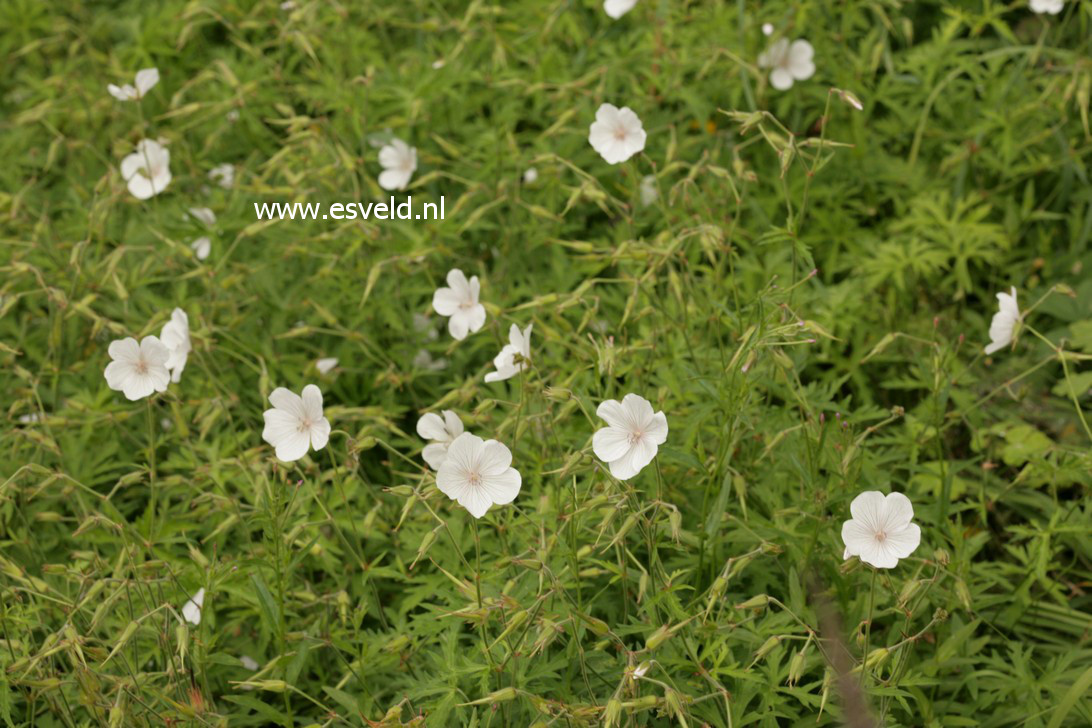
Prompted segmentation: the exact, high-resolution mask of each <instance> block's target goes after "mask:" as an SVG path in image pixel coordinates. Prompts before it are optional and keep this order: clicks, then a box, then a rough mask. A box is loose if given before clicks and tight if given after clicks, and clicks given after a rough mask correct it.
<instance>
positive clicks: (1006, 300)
mask: <svg viewBox="0 0 1092 728" xmlns="http://www.w3.org/2000/svg"><path fill="white" fill-rule="evenodd" d="M997 303H998V306H999V308H1000V310H999V311H998V312H997V313H995V314H994V315H993V321H990V343H989V345H988V346H987V347H986V353H987V354H992V353H994V352H995V351H997V350H999V349H1004V348H1005V347H1006V346H1008V345H1009V344H1011V343H1012V337H1013V334H1015V333H1016V325H1017V324H1018V323H1019V322H1020V321H1021V320H1022V319H1023V314H1021V313H1020V308H1019V307H1018V306H1017V305H1016V286H1013V287H1012V293H998V294H997Z"/></svg>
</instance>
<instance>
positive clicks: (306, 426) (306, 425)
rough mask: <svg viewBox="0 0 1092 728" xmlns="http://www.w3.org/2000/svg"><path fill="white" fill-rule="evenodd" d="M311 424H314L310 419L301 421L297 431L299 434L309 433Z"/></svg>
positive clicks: (305, 418) (306, 418)
mask: <svg viewBox="0 0 1092 728" xmlns="http://www.w3.org/2000/svg"><path fill="white" fill-rule="evenodd" d="M311 424H312V423H311V419H310V418H308V417H304V418H303V419H302V420H300V424H299V427H297V428H296V431H297V432H307V431H308V430H310V429H311Z"/></svg>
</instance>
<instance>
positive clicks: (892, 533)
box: [842, 490, 921, 569]
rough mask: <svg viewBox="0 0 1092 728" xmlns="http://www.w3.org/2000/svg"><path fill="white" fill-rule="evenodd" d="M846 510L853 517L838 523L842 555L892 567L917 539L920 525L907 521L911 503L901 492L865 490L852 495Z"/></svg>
mask: <svg viewBox="0 0 1092 728" xmlns="http://www.w3.org/2000/svg"><path fill="white" fill-rule="evenodd" d="M849 511H850V513H851V514H853V518H851V519H850V520H848V521H846V522H845V523H843V524H842V541H843V542H844V543H845V545H846V550H845V554H844V555H843V556H842V558H844V559H848V558H849V557H850V556H856V557H857V558H859V559H860V560H861V561H863V562H865V563H866V564H869V565H871V566H875V567H876V568H877V569H893V568H895V567H896V566H897V565H898V563H899V559H905V558H906V557H907V556H909V555H910V554H912V553H914V549H916V548H917V547H918V544H919V543H921V528H919V527H918V525H917V524H916V523H911V522H910V521H911V520H913V518H914V507H913V506H912V505H911V504H910V499H909V498H907V497H906V496H905V495H903V494H902V493H889V494H888V495H887V496H886V497H885V496H884V494H883V493H881V492H880V491H878V490H867V491H865V492H864V493H861V494H860V495H859V496H857V497H856V498H854V499H853V502H852V503H850V505H849Z"/></svg>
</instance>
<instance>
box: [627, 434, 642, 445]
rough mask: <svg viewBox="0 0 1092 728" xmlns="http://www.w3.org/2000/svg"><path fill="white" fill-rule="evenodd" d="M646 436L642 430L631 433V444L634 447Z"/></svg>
mask: <svg viewBox="0 0 1092 728" xmlns="http://www.w3.org/2000/svg"><path fill="white" fill-rule="evenodd" d="M644 436H645V433H643V432H641V431H640V430H633V431H632V432H630V433H629V444H630V445H634V444H636V443H638V442H640V441H641V438H642V437H644Z"/></svg>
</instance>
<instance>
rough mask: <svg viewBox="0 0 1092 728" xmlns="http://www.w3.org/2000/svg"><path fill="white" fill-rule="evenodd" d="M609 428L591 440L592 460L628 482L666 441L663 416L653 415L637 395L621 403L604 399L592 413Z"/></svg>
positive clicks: (625, 398)
mask: <svg viewBox="0 0 1092 728" xmlns="http://www.w3.org/2000/svg"><path fill="white" fill-rule="evenodd" d="M595 413H596V414H597V415H599V416H600V417H601V418H603V419H604V420H606V421H607V424H608V425H609V427H604V428H603V429H601V430H598V431H597V432H596V433H595V435H594V436H593V437H592V450H594V451H595V455H596V457H598V458H599V459H600V460H602V461H603V462H605V463H607V464H609V465H610V473H611V475H613V476H614V477H615V478H618V479H619V480H629V479H630V478H632V477H634V476H636V475H637V473H639V472H641V469H642V468H643V467H645V466H646V465H648V464H649V463H651V462H652V459H653V458H654V457H656V450H657V448H658V447H659V446H660V445H662V444H663V443H664V441H666V440H667V416H666V415H665V414H664V413H663V412H662V411H660V412H653V411H652V404H651V403H650V402H649V401H648V400H647V399H645V398H644V397H642V396H640V395H638V394H627V395H626V396H625V397H623V398H622V401H621V402H618V401H617V400H613V399H608V400H607V401H605V402H603V403H602V404H600V405H599V409H597V410H596V411H595Z"/></svg>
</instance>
